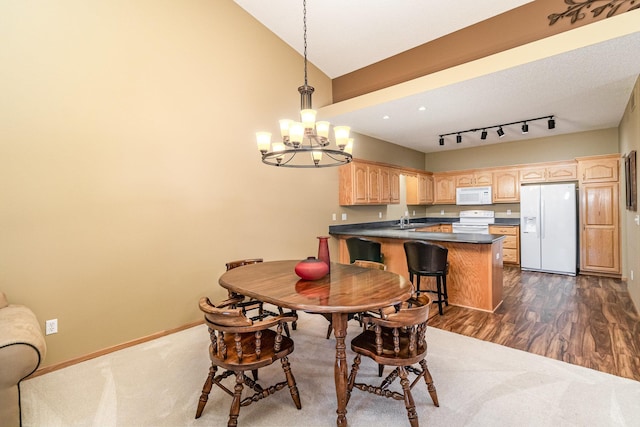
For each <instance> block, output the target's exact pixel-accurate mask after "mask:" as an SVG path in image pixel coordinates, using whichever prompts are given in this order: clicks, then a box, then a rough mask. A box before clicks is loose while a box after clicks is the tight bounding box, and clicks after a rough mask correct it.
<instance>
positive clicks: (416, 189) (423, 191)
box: [405, 173, 433, 205]
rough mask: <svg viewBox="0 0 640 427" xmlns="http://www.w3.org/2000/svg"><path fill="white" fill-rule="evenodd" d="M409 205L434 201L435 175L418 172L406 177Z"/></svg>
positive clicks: (427, 203) (426, 203)
mask: <svg viewBox="0 0 640 427" xmlns="http://www.w3.org/2000/svg"><path fill="white" fill-rule="evenodd" d="M405 183H406V191H407V205H430V204H432V203H433V176H432V175H431V174H430V173H429V174H423V173H416V174H410V175H407V176H406V178H405Z"/></svg>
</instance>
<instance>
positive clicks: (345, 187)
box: [338, 161, 400, 206]
mask: <svg viewBox="0 0 640 427" xmlns="http://www.w3.org/2000/svg"><path fill="white" fill-rule="evenodd" d="M339 182H340V187H339V195H338V198H339V202H340V205H342V206H352V205H380V204H389V203H399V202H400V197H399V196H400V176H399V174H398V175H397V176H395V177H394V176H393V175H392V173H391V168H389V167H386V166H381V165H379V164H376V163H373V162H372V163H369V162H363V161H352V162H351V163H349V164H346V165H343V166H340V171H339ZM393 199H395V200H396V201H395V202H393V201H392V200H393Z"/></svg>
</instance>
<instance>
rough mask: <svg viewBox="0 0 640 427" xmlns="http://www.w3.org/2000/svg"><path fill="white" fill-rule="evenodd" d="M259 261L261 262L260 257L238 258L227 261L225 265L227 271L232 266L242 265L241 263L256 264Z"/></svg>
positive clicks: (232, 267)
mask: <svg viewBox="0 0 640 427" xmlns="http://www.w3.org/2000/svg"><path fill="white" fill-rule="evenodd" d="M259 262H262V258H251V259H239V260H236V261H229V262H228V263H226V264H225V266H226V267H227V271H229V270H233V269H234V268H238V267H242V266H243V265H249V264H257V263H259Z"/></svg>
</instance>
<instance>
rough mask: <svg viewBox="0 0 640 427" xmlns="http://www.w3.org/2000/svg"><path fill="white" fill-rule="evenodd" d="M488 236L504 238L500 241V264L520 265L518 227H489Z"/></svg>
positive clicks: (495, 225)
mask: <svg viewBox="0 0 640 427" xmlns="http://www.w3.org/2000/svg"><path fill="white" fill-rule="evenodd" d="M489 234H499V235H502V236H505V238H504V240H503V241H502V262H503V263H505V264H514V265H520V227H519V226H517V225H500V224H494V225H490V226H489Z"/></svg>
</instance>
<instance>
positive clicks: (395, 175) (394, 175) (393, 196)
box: [389, 168, 400, 205]
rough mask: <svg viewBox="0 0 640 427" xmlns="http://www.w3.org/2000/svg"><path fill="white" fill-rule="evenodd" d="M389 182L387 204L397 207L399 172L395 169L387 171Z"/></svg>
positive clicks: (398, 201)
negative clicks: (389, 188)
mask: <svg viewBox="0 0 640 427" xmlns="http://www.w3.org/2000/svg"><path fill="white" fill-rule="evenodd" d="M389 180H390V183H391V184H390V185H391V190H390V196H389V203H390V204H392V205H397V204H398V203H400V171H399V170H398V169H395V168H390V169H389Z"/></svg>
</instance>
